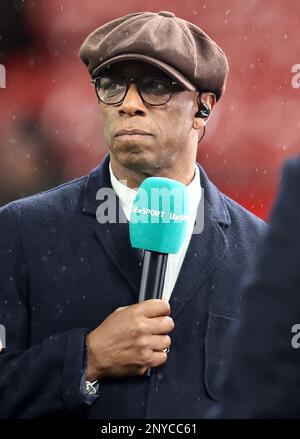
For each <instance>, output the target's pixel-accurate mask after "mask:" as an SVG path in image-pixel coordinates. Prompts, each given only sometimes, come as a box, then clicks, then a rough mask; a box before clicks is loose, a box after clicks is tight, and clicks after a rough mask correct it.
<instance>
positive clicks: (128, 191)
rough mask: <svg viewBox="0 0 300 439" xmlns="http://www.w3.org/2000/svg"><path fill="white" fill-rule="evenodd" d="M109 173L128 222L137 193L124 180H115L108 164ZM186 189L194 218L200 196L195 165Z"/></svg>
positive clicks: (198, 179) (200, 191)
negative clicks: (192, 175) (191, 178)
mask: <svg viewBox="0 0 300 439" xmlns="http://www.w3.org/2000/svg"><path fill="white" fill-rule="evenodd" d="M109 173H110V180H111V185H112V187H113V189H114V191H115V193H116V194H117V196H118V197H119V199H120V203H121V206H122V208H123V210H124V212H125V215H126V218H127V220H128V221H129V218H130V213H131V208H132V204H133V202H134V199H135V196H136V192H137V191H136V190H135V189H132V188H130V187H128V186H127V184H126V183H127V181H126V180H124V181H123V180H118V179H117V178H116V176H115V175H114V173H113V171H112V168H111V164H110V162H109ZM186 189H187V191H188V194H189V198H190V207H191V210H190V212H191V215H193V216H195V215H196V212H197V209H198V205H199V202H200V199H201V195H202V188H201V182H200V172H199V168H198V166H197V165H195V175H194V178H193V180H192V181H191V183H189V184H188V185H187V186H186Z"/></svg>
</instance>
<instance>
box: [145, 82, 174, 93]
mask: <svg viewBox="0 0 300 439" xmlns="http://www.w3.org/2000/svg"><path fill="white" fill-rule="evenodd" d="M144 88H145V91H146V92H148V93H159V94H163V93H168V92H169V91H170V87H169V86H168V84H166V83H165V82H162V81H160V80H156V79H152V80H150V81H147V82H145V83H144Z"/></svg>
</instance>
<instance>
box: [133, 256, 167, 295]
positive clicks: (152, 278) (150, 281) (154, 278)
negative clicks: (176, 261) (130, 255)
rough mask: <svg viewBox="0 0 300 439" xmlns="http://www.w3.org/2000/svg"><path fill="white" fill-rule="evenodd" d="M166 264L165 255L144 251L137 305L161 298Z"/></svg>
mask: <svg viewBox="0 0 300 439" xmlns="http://www.w3.org/2000/svg"><path fill="white" fill-rule="evenodd" d="M167 262H168V254H167V253H159V252H152V251H148V250H145V251H144V259H143V271H142V279H141V285H140V294H139V303H140V302H144V301H145V300H149V299H161V298H162V294H163V289H164V283H165V275H166V268H167Z"/></svg>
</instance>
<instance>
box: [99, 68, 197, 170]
mask: <svg viewBox="0 0 300 439" xmlns="http://www.w3.org/2000/svg"><path fill="white" fill-rule="evenodd" d="M107 73H109V74H112V75H118V76H122V77H124V78H127V79H128V78H134V79H138V78H142V77H145V76H148V75H151V76H155V77H162V78H166V77H167V75H166V74H165V73H164V72H162V71H161V70H160V69H158V68H156V67H154V66H152V65H151V64H147V63H143V62H139V61H126V62H119V63H116V64H113V65H112V66H111V67H110V68H109V69H108V71H107ZM197 96H198V93H197V92H190V91H186V90H183V91H176V92H174V93H173V94H172V97H171V99H170V100H169V101H168V102H167V103H165V104H163V105H161V106H152V105H150V104H148V103H145V102H144V101H143V100H142V99H141V97H140V95H139V93H138V88H137V85H136V84H135V83H134V84H131V85H130V88H129V90H128V92H127V94H126V96H125V99H124V100H123V102H121V103H120V104H118V105H106V104H104V103H102V102H100V110H101V114H102V118H103V124H104V135H105V139H106V142H107V145H108V148H109V150H110V154H111V156H113V157H112V159H113V160H114V161H115V162H117V163H118V165H121V166H123V167H125V168H127V169H131V170H133V171H137V172H143V173H145V174H148V175H153V174H156V173H157V170H165V169H168V168H172V167H174V164H175V162H177V164H178V162H180V161H182V160H184V157H185V156H186V154H192V155H193V152H195V150H196V148H197V139H198V137H197V130H195V129H194V128H193V126H192V124H193V120H194V115H195V113H196V111H197V108H198V105H197ZM122 129H139V130H143V131H145V132H146V133H148V134H145V135H141V134H134V135H129V134H127V135H117V132H118V131H119V130H122Z"/></svg>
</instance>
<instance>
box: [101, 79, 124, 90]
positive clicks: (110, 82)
mask: <svg viewBox="0 0 300 439" xmlns="http://www.w3.org/2000/svg"><path fill="white" fill-rule="evenodd" d="M121 87H122V85H121V84H120V82H119V81H116V80H114V79H103V80H102V81H101V88H102V90H109V91H117V90H119V89H120V88H121Z"/></svg>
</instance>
